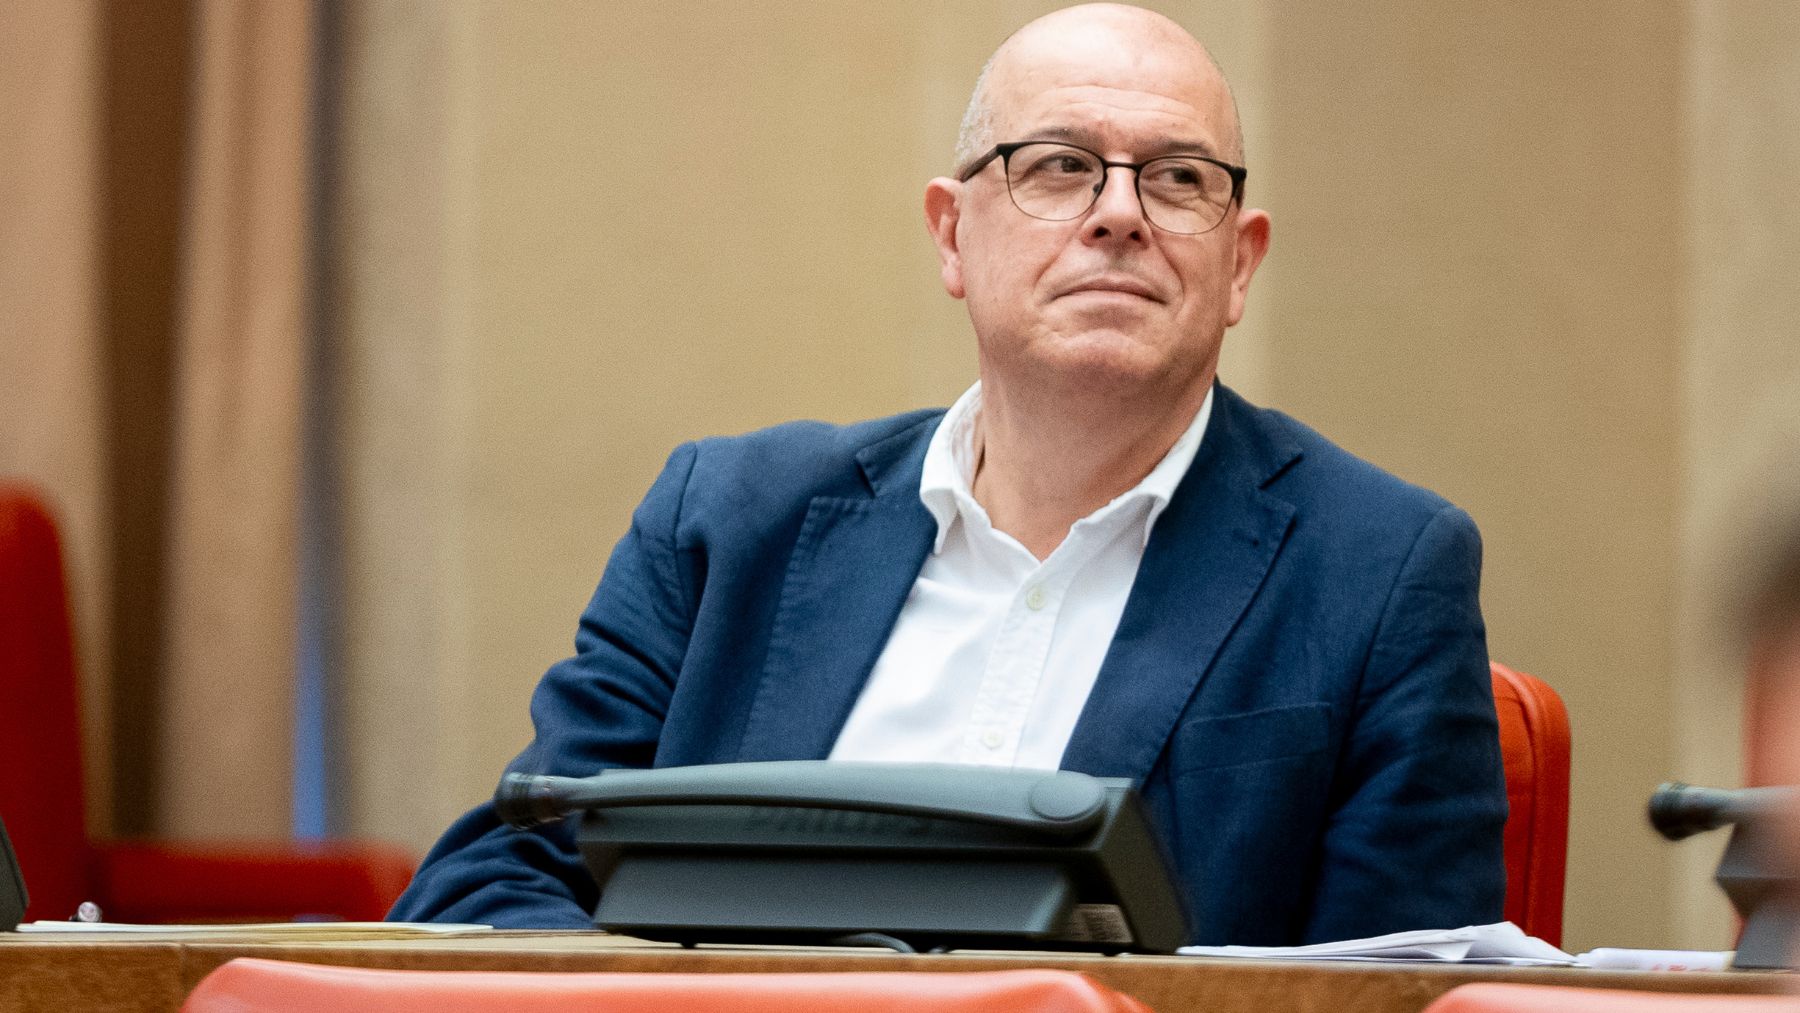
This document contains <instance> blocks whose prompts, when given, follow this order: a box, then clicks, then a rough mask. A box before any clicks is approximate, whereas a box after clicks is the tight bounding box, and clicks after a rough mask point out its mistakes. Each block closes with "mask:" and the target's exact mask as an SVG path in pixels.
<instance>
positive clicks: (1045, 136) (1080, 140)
mask: <svg viewBox="0 0 1800 1013" xmlns="http://www.w3.org/2000/svg"><path fill="white" fill-rule="evenodd" d="M1026 139H1027V140H1034V141H1035V140H1043V141H1068V142H1069V143H1071V144H1079V145H1081V146H1082V147H1084V148H1095V149H1098V148H1099V146H1100V144H1101V143H1103V142H1102V141H1101V140H1100V137H1099V135H1098V134H1096V133H1094V132H1093V131H1091V130H1086V129H1082V128H1080V127H1043V128H1040V129H1038V130H1033V131H1031V132H1030V133H1029V134H1028V135H1027V137H1026ZM1135 154H1136V155H1137V157H1139V158H1161V157H1162V156H1164V155H1205V156H1206V157H1207V158H1218V157H1220V156H1219V154H1218V151H1217V149H1215V148H1214V147H1213V146H1212V145H1211V144H1208V143H1206V142H1205V141H1185V140H1164V141H1158V142H1156V143H1153V144H1151V145H1150V146H1149V147H1147V148H1146V149H1144V150H1142V151H1138V152H1135Z"/></svg>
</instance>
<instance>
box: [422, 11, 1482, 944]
mask: <svg viewBox="0 0 1800 1013" xmlns="http://www.w3.org/2000/svg"><path fill="white" fill-rule="evenodd" d="M957 160H958V166H957V171H956V173H955V175H954V176H950V177H945V178H940V179H934V180H932V181H931V182H930V183H929V184H928V185H927V187H926V191H925V217H926V224H927V226H928V227H929V229H930V232H931V236H932V238H933V240H934V241H935V243H936V246H937V251H938V256H939V261H940V268H941V273H942V277H943V282H944V287H945V289H946V290H947V291H948V292H949V294H950V295H951V296H953V297H955V298H958V299H963V300H965V301H966V302H967V305H968V310H969V317H970V319H971V320H972V321H973V323H974V330H975V333H976V338H977V348H978V352H979V362H980V381H979V382H978V383H977V384H976V385H975V386H974V387H972V388H970V390H969V391H968V392H967V393H966V394H964V395H963V397H962V398H961V399H960V400H958V401H957V403H956V404H955V405H954V406H953V407H951V408H950V409H949V410H948V411H947V412H945V411H941V410H934V411H922V412H916V413H912V414H908V415H902V416H898V417H895V418H889V419H882V420H878V421H873V422H866V423H862V424H859V425H853V426H847V427H834V426H827V425H822V424H817V423H795V424H791V425H787V426H780V427H777V428H775V429H771V430H767V431H764V432H759V433H752V434H750V435H747V436H741V437H736V438H731V439H710V440H703V441H700V442H698V443H694V444H689V445H686V446H683V447H681V448H679V449H677V450H676V451H675V453H674V454H673V456H671V457H670V459H669V463H668V465H667V467H666V469H665V470H664V472H663V474H662V476H661V477H660V478H658V479H657V481H656V483H655V485H654V486H653V487H652V488H651V490H650V492H649V494H648V495H647V496H646V497H645V499H644V502H643V504H642V505H641V506H640V507H639V508H638V510H637V512H636V513H635V514H634V516H633V520H632V525H631V528H630V531H629V532H628V533H627V534H626V535H625V537H624V539H623V540H622V541H621V542H620V543H619V545H618V547H617V548H616V549H615V551H614V553H613V556H612V559H611V560H610V562H609V563H608V565H607V568H606V572H605V574H604V576H603V577H602V579H601V582H600V586H599V589H598V590H597V591H596V592H595V595H594V598H593V601H592V603H591V604H590V605H589V607H588V609H587V611H586V613H585V614H584V615H583V617H582V621H581V626H580V630H579V632H578V634H577V637H576V648H577V653H576V655H575V656H574V657H573V658H570V659H569V660H567V661H564V662H562V663H560V664H558V665H557V666H555V667H554V668H552V669H551V670H550V672H549V673H548V674H546V675H545V677H544V679H543V681H542V682H541V683H540V685H539V687H538V689H537V692H536V694H535V696H534V698H533V701H532V717H533V720H534V722H535V726H536V733H537V734H536V738H535V739H534V741H533V742H532V743H531V744H530V745H529V746H528V747H527V748H526V749H525V751H524V752H523V753H521V754H520V756H519V757H518V759H517V760H515V761H514V763H513V765H512V768H511V769H515V770H522V771H527V772H531V773H555V774H561V775H570V776H585V775H591V774H594V773H596V772H598V771H600V770H602V769H605V768H608V767H621V766H625V767H648V766H678V765H687V764H705V763H727V762H741V761H751V760H780V759H820V758H830V759H834V760H852V761H941V762H946V763H957V764H987V765H993V766H998V767H1008V766H1014V767H1033V768H1047V769H1054V768H1061V769H1067V770H1076V771H1082V772H1085V773H1090V774H1095V775H1100V776H1106V777H1125V778H1130V779H1132V780H1133V781H1134V782H1136V783H1137V784H1138V785H1139V786H1140V787H1141V790H1142V793H1143V798H1144V800H1145V802H1146V804H1147V807H1148V809H1149V812H1150V815H1151V818H1152V821H1153V823H1154V825H1155V827H1156V829H1157V831H1158V832H1159V836H1160V837H1161V839H1162V841H1163V843H1164V844H1165V845H1166V846H1167V849H1168V851H1169V853H1170V855H1171V856H1172V857H1173V859H1174V864H1175V871H1176V874H1177V876H1178V878H1179V880H1180V886H1181V889H1182V891H1183V893H1184V899H1185V901H1186V903H1187V905H1188V907H1189V910H1190V915H1191V918H1192V924H1193V939H1192V941H1193V942H1196V943H1243V944H1272V945H1280V944H1296V943H1308V942H1317V941H1321V940H1330V939H1341V938H1348V937H1357V936H1367V935H1374V934H1378V933H1384V932H1390V931H1396V930H1402V929H1422V928H1444V927H1453V926H1460V925H1467V924H1473V923H1483V922H1492V921H1496V920H1498V919H1499V917H1500V912H1501V900H1502V894H1503V892H1504V873H1503V870H1502V865H1501V827H1502V824H1503V823H1504V821H1505V818H1506V795H1505V788H1504V783H1503V779H1502V774H1501V767H1500V756H1499V749H1498V742H1497V732H1496V723H1495V717H1494V705H1493V700H1492V697H1491V694H1490V690H1489V676H1488V669H1487V656H1486V647H1485V642H1484V632H1483V626H1482V619H1481V613H1480V609H1479V606H1478V604H1477V601H1476V590H1477V584H1478V577H1479V569H1480V545H1479V540H1478V538H1477V535H1476V532H1475V528H1474V525H1473V524H1472V523H1471V522H1470V520H1469V518H1468V517H1467V516H1466V515H1465V514H1464V513H1462V512H1461V511H1460V510H1458V509H1456V508H1455V507H1454V506H1451V505H1450V504H1448V503H1446V502H1444V501H1443V500H1441V499H1439V498H1438V497H1436V496H1434V495H1432V494H1431V493H1429V492H1426V491H1424V490H1422V489H1418V488H1415V487H1413V486H1409V485H1406V484H1405V483H1403V482H1401V481H1399V480H1397V479H1395V478H1393V477H1390V476H1388V475H1386V474H1384V473H1382V472H1381V471H1379V470H1377V469H1376V468H1374V467H1372V466H1370V465H1368V464H1366V463H1364V462H1362V461H1359V460H1357V459H1356V458H1354V457H1352V456H1350V455H1349V454H1347V453H1345V452H1344V451H1342V450H1340V449H1339V448H1337V447H1335V446H1333V445H1332V444H1331V443H1329V442H1327V441H1326V440H1325V439H1323V438H1322V437H1320V436H1319V435H1318V434H1317V433H1315V432H1313V431H1312V430H1310V429H1307V428H1306V427H1305V426H1303V425H1301V424H1299V423H1298V422H1295V421H1294V420H1292V419H1290V418H1288V417H1287V416H1285V415H1282V414H1280V413H1277V412H1274V411H1268V410H1264V409H1259V408H1256V407H1254V406H1252V405H1250V404H1248V403H1246V402H1245V401H1244V400H1243V399H1242V398H1240V397H1238V396H1237V395H1236V394H1234V393H1232V392H1231V391H1230V390H1229V389H1227V388H1226V387H1224V386H1222V385H1220V384H1219V383H1218V382H1217V381H1216V377H1215V374H1216V372H1217V369H1218V361H1219V347H1220V343H1221V341H1222V340H1223V337H1224V333H1225V330H1226V328H1228V327H1230V326H1231V325H1233V324H1235V323H1237V321H1238V320H1239V318H1240V317H1241V316H1242V315H1243V312H1244V299H1245V296H1246V294H1247V292H1248V291H1249V287H1250V281H1251V277H1252V276H1253V275H1254V274H1255V272H1256V268H1257V265H1258V264H1259V263H1260V262H1261V261H1262V258H1263V254H1264V253H1265V252H1266V251H1267V249H1268V245H1269V216H1268V215H1267V214H1265V213H1263V212H1262V211H1257V210H1251V209H1248V208H1246V207H1245V206H1244V203H1243V194H1244V189H1243V184H1244V177H1245V173H1244V170H1243V169H1242V168H1241V167H1240V165H1241V163H1242V161H1243V154H1242V142H1241V140H1240V135H1239V127H1238V121H1237V116H1236V112H1235V110H1234V107H1233V102H1232V98H1231V93H1230V90H1229V88H1228V87H1227V85H1226V83H1225V80H1224V78H1223V77H1222V76H1221V75H1220V73H1219V71H1218V68H1217V67H1216V65H1215V64H1214V63H1213V61H1212V59H1211V57H1210V56H1209V55H1208V54H1207V52H1206V50H1205V49H1204V48H1203V47H1201V45H1200V44H1199V43H1198V42H1196V41H1195V40H1194V39H1193V38H1192V37H1191V36H1189V35H1188V34H1187V33H1186V32H1185V31H1183V30H1182V29H1180V28H1179V27H1178V26H1176V25H1175V24H1174V23H1173V22H1170V21H1168V20H1167V19H1166V18H1163V17H1161V16H1160V15H1155V14H1151V13H1149V12H1146V11H1142V10H1138V9H1135V8H1130V7H1121V6H1115V5H1104V4H1100V5H1088V6H1083V7H1076V8H1071V9H1068V10H1065V11H1061V12H1058V13H1056V14H1052V15H1050V16H1048V17H1045V18H1042V19H1040V20H1038V21H1036V22H1033V23H1032V24H1030V25H1028V26H1026V27H1025V28H1023V29H1021V30H1020V31H1019V32H1018V33H1016V34H1015V35H1014V36H1013V37H1012V38H1010V39H1008V40H1007V41H1006V43H1005V44H1003V45H1002V46H1001V47H1000V49H999V50H998V51H997V52H996V53H995V54H994V57H993V59H992V60H991V61H990V62H989V65H988V67H987V69H986V70H985V71H984V72H983V74H982V77H981V80H980V82H979V83H978V84H977V86H976V89H975V95H974V97H973V99H972V101H971V103H970V107H969V113H968V115H967V117H966V119H965V122H964V127H963V135H962V138H961V142H960V144H959V148H958V157H957ZM596 901H597V894H596V889H595V886H594V883H593V882H592V880H591V879H590V878H589V877H588V875H587V873H586V872H585V870H584V869H583V867H582V865H581V862H580V860H579V857H578V855H577V853H576V851H575V848H574V846H573V842H572V840H571V838H570V836H569V833H568V831H567V830H566V829H561V828H551V829H548V830H545V831H542V832H532V833H519V832H514V831H511V830H509V829H507V828H505V827H503V826H501V825H499V823H498V822H497V820H496V818H495V814H494V811H493V809H492V807H491V806H487V805H484V806H482V807H480V808H478V809H476V810H475V811H474V812H472V813H470V814H469V815H468V816H466V817H464V818H463V819H462V820H460V821H458V822H457V823H456V824H455V825H454V826H452V827H451V828H450V830H449V831H448V832H447V833H446V834H445V836H444V838H443V840H442V841H440V842H439V844H438V846H437V847H436V848H435V849H434V850H433V851H432V853H431V854H430V856H429V857H428V858H427V859H426V863H425V865H424V867H423V868H422V869H421V870H420V872H419V875H418V877H417V879H416V880H415V881H414V883H413V885H412V887H411V889H410V890H409V891H408V892H407V894H406V896H405V897H404V898H402V900H401V901H400V903H399V905H398V906H397V907H396V908H395V911H394V915H395V917H399V918H407V919H427V918H432V919H446V920H456V921H472V922H487V923H492V924H495V925H502V926H535V927H571V928H573V927H579V926H585V925H587V924H588V923H589V912H591V911H592V909H593V907H594V905H595V903H596Z"/></svg>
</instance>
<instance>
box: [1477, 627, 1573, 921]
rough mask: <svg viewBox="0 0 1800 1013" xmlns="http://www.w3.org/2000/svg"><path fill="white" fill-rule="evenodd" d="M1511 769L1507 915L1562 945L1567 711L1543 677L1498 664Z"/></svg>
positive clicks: (1505, 755)
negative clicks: (1536, 676)
mask: <svg viewBox="0 0 1800 1013" xmlns="http://www.w3.org/2000/svg"><path fill="white" fill-rule="evenodd" d="M1491 667H1492V669H1493V679H1494V708H1495V710H1496V711H1497V712H1498V714H1499V716H1500V756H1501V760H1502V762H1503V763H1504V764H1505V767H1506V801H1507V805H1508V806H1509V807H1510V811H1509V813H1508V815H1507V817H1506V920H1507V921H1509V922H1512V923H1513V924H1514V925H1517V926H1519V927H1520V928H1522V929H1524V930H1525V932H1526V934H1528V935H1533V936H1537V937H1538V938H1539V939H1542V940H1544V941H1545V942H1547V943H1550V944H1551V945H1553V946H1561V945H1562V919H1563V874H1564V869H1565V866H1566V865H1567V862H1568V853H1569V712H1568V710H1567V709H1565V708H1564V707H1563V702H1562V698H1561V697H1559V696H1557V695H1556V691H1555V690H1553V689H1551V688H1550V686H1549V685H1548V684H1546V683H1545V682H1543V681H1542V680H1540V679H1537V678H1534V677H1532V676H1529V675H1526V674H1525V673H1524V672H1515V671H1513V670H1512V669H1510V668H1507V667H1506V666H1505V665H1502V664H1499V663H1498V662H1495V663H1494V664H1493V665H1492V666H1491Z"/></svg>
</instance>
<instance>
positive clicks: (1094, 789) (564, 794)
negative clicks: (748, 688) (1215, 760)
mask: <svg viewBox="0 0 1800 1013" xmlns="http://www.w3.org/2000/svg"><path fill="white" fill-rule="evenodd" d="M1107 799H1108V795H1107V788H1106V784H1105V783H1104V782H1102V781H1101V780H1100V779H1098V778H1093V777H1089V776H1088V775H1086V774H1080V773H1076V772H1074V771H1069V770H1001V769H996V768H993V767H958V766H946V765H943V764H931V763H832V762H831V761H829V760H778V761H766V762H760V763H726V764H717V765H708V766H696V767H664V768H661V769H656V770H624V769H614V770H608V771H605V772H603V773H600V774H596V775H594V776H593V777H553V776H548V775H542V776H538V775H531V774H522V773H518V772H513V773H509V774H507V775H506V776H505V777H504V778H502V779H501V781H500V786H499V787H498V788H497V789H496V790H495V792H494V809H495V811H496V812H497V813H498V814H499V816H500V818H501V819H502V820H504V821H505V822H506V823H507V824H509V825H510V826H512V827H514V828H516V829H519V830H530V829H532V828H534V827H541V826H544V825H545V824H548V823H555V822H556V821H558V820H560V819H563V818H564V817H566V816H571V815H574V814H575V813H578V812H588V811H593V810H601V809H616V808H622V807H627V806H709V805H710V806H750V807H758V806H762V807H774V808H805V809H834V810H846V811H850V812H865V813H886V814H889V815H896V816H918V817H927V818H934V819H945V820H953V821H958V822H962V823H975V824H981V825H985V826H994V827H1008V828H1011V829H1015V830H1027V831H1031V832H1034V833H1038V834H1048V835H1051V836H1054V837H1061V838H1072V837H1075V836H1076V835H1078V834H1083V833H1087V832H1089V831H1092V830H1093V829H1094V828H1095V827H1097V826H1099V825H1100V823H1101V821H1102V819H1103V818H1104V816H1105V814H1106V811H1107Z"/></svg>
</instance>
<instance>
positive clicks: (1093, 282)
mask: <svg viewBox="0 0 1800 1013" xmlns="http://www.w3.org/2000/svg"><path fill="white" fill-rule="evenodd" d="M1082 292H1093V293H1100V294H1106V293H1112V294H1117V295H1128V296H1136V297H1138V298H1140V299H1148V300H1150V301H1151V302H1162V301H1163V300H1162V297H1161V296H1160V295H1158V294H1157V292H1156V290H1155V289H1154V288H1151V287H1150V286H1149V285H1146V284H1144V283H1143V282H1141V281H1138V280H1137V279H1136V278H1129V277H1119V276H1113V275H1107V276H1104V277H1100V278H1092V279H1089V280H1087V281H1084V282H1081V283H1080V284H1078V285H1071V286H1070V287H1069V288H1067V289H1065V290H1063V293H1062V294H1063V295H1076V294H1078V293H1082Z"/></svg>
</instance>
